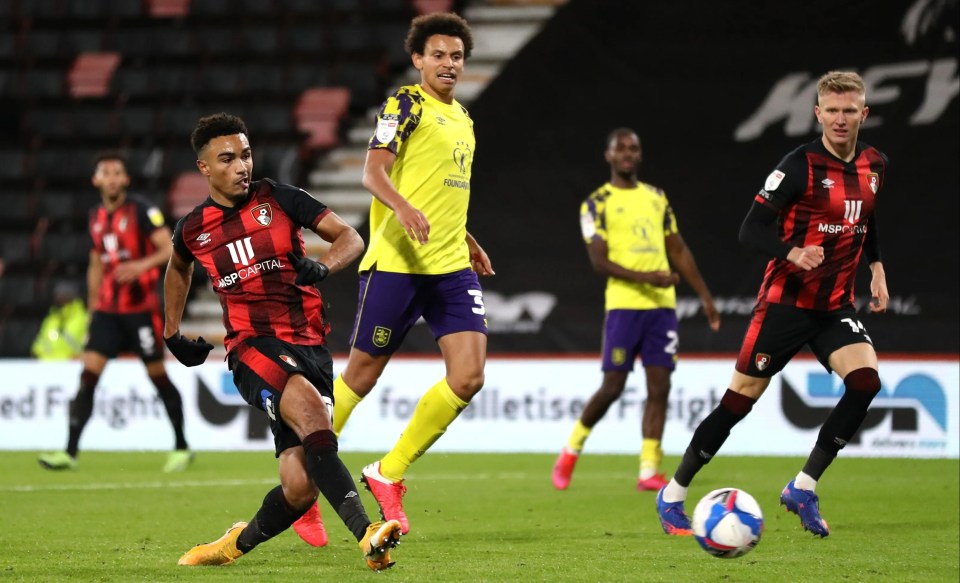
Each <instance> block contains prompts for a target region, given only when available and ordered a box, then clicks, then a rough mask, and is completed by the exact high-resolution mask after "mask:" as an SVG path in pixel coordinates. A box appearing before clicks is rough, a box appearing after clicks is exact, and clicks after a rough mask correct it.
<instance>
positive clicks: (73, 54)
mask: <svg viewBox="0 0 960 583" xmlns="http://www.w3.org/2000/svg"><path fill="white" fill-rule="evenodd" d="M437 4H438V7H439V8H450V7H453V6H454V4H455V3H452V2H446V3H437ZM2 6H3V8H2V16H3V19H2V20H3V23H4V24H3V25H2V26H0V64H2V66H0V105H2V106H3V107H2V108H0V109H2V110H4V111H5V113H3V114H0V130H4V131H2V132H0V179H2V180H3V181H4V183H5V188H4V194H3V198H2V199H0V204H3V207H2V208H3V209H4V212H5V213H6V214H7V215H9V216H10V219H11V220H9V221H8V222H7V223H6V225H5V227H4V232H3V236H2V238H0V252H2V257H3V261H2V264H0V265H2V270H3V271H2V272H0V273H2V276H0V281H2V282H3V283H2V287H0V300H2V301H0V356H26V355H27V353H28V349H29V345H30V342H31V340H32V337H33V333H31V332H30V330H31V329H35V327H36V325H38V323H39V319H40V318H41V317H42V315H43V313H44V312H45V309H46V307H47V306H48V305H49V300H50V298H49V291H48V290H49V289H50V287H49V286H50V284H51V282H52V281H53V280H54V279H56V278H65V279H68V280H72V281H74V282H76V283H78V284H80V285H81V286H82V285H83V283H84V273H85V269H86V261H87V257H86V255H87V253H88V250H89V244H88V243H87V241H86V236H85V229H86V213H87V210H88V209H89V208H90V207H91V206H92V205H94V204H95V203H96V201H97V198H96V192H95V191H93V189H92V188H91V187H90V186H89V177H90V173H91V169H92V164H93V160H94V158H95V156H96V154H97V152H98V151H100V150H105V149H118V150H120V151H121V152H123V153H124V154H125V155H126V156H127V158H128V166H129V168H128V170H129V172H130V174H131V178H132V185H131V189H130V191H131V193H133V194H137V195H141V196H145V197H147V198H148V199H151V200H153V201H154V202H156V203H157V204H159V205H162V207H163V208H164V209H165V210H166V212H167V213H168V218H169V219H170V220H171V221H174V220H176V219H177V218H179V217H180V216H182V214H183V213H184V212H185V211H186V210H188V209H189V208H190V207H192V205H193V204H196V202H197V194H199V195H200V198H201V199H202V198H203V197H204V194H203V193H204V190H203V189H198V188H197V186H198V184H197V181H196V177H197V175H196V173H195V165H194V160H195V156H194V154H193V152H192V151H191V150H190V147H189V133H190V131H191V130H192V129H193V126H194V124H195V123H196V120H197V119H198V118H199V117H201V116H202V115H205V114H208V113H213V112H216V111H230V112H232V113H236V114H238V115H241V116H243V117H244V118H246V119H247V121H248V123H249V125H250V128H251V134H252V135H251V138H252V139H253V140H254V144H255V147H256V148H257V150H256V161H257V164H256V166H255V169H254V170H255V178H258V177H261V176H273V177H276V178H278V179H280V180H283V181H287V182H292V183H297V184H306V179H307V176H308V172H309V171H310V170H311V169H313V168H314V167H316V166H317V164H318V163H319V161H321V160H322V159H323V157H324V156H325V155H326V154H327V153H328V152H329V150H330V149H331V148H333V147H334V146H336V145H337V144H339V143H340V142H341V141H342V140H343V138H344V136H345V135H346V132H347V131H348V129H349V127H348V124H349V120H350V117H351V116H363V115H365V114H366V113H367V112H368V111H369V110H370V109H371V108H373V107H375V106H376V105H377V103H379V101H380V99H381V98H382V95H383V93H384V92H385V90H386V89H387V86H388V84H389V82H390V80H391V79H392V78H393V77H395V76H396V75H398V74H399V73H400V72H401V71H402V70H403V68H405V67H406V66H407V65H408V61H407V60H406V56H405V55H403V54H402V51H401V52H398V45H402V40H401V39H402V37H403V33H404V30H405V27H406V25H407V23H408V22H409V20H410V18H411V17H412V16H414V15H415V14H416V13H417V10H418V3H416V2H412V1H411V0H330V1H325V2H314V1H308V0H248V1H241V2H237V1H231V2H228V1H226V0H143V1H131V2H112V1H110V0H37V1H28V0H10V1H7V2H3V3H2ZM421 8H422V7H421ZM400 48H402V47H400ZM330 96H333V100H330V99H328V98H329V97H330ZM199 186H203V185H202V184H201V185H199Z"/></svg>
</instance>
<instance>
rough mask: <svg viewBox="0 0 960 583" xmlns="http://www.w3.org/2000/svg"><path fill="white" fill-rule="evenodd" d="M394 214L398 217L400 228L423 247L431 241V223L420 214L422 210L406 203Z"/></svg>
mask: <svg viewBox="0 0 960 583" xmlns="http://www.w3.org/2000/svg"><path fill="white" fill-rule="evenodd" d="M393 212H394V214H396V215H397V220H398V221H400V226H401V227H403V230H404V231H406V232H407V235H408V236H409V237H410V238H411V239H412V240H414V241H418V242H419V243H420V244H421V245H423V244H425V243H426V242H427V241H428V240H429V239H430V221H428V220H427V216H426V215H425V214H423V213H422V212H420V209H418V208H416V207H415V206H413V205H412V204H410V203H406V204H401V205H399V206H398V207H397V208H395V209H394V211H393Z"/></svg>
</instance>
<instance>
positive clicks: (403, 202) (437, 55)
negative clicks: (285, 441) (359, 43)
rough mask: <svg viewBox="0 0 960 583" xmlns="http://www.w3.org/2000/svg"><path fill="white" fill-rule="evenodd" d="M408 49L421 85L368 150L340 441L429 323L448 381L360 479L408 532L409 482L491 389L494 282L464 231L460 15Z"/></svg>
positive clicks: (442, 18) (337, 386)
mask: <svg viewBox="0 0 960 583" xmlns="http://www.w3.org/2000/svg"><path fill="white" fill-rule="evenodd" d="M405 48H406V50H407V52H408V53H409V54H410V56H411V59H412V61H413V65H414V67H416V68H417V70H418V71H419V72H420V83H419V84H418V85H408V86H404V87H401V88H400V89H398V90H397V91H396V93H394V95H393V96H391V97H389V98H388V99H387V100H386V102H384V104H383V105H382V107H381V108H380V112H379V113H378V115H377V127H376V132H375V134H374V136H373V137H372V138H371V139H370V143H369V146H368V150H367V158H366V164H365V166H364V170H363V185H364V186H365V187H366V188H367V189H368V190H369V191H370V192H371V193H372V194H373V198H374V200H373V203H372V205H371V207H370V245H369V248H368V249H367V253H366V255H365V256H364V257H363V260H362V261H361V262H360V294H359V297H360V300H359V303H358V307H357V316H356V320H355V322H354V330H353V336H352V338H351V348H350V356H349V358H348V361H347V365H346V367H345V368H344V370H343V372H342V374H341V375H340V376H339V377H337V379H336V381H335V382H334V396H335V399H334V431H336V432H337V434H338V435H339V434H340V432H341V431H342V429H343V426H344V424H346V422H347V419H349V418H350V413H351V412H352V411H353V409H354V407H356V405H357V404H359V403H360V401H361V400H362V399H363V398H364V397H365V396H367V394H369V393H370V391H371V390H372V389H373V387H374V385H375V384H376V383H377V379H379V378H380V375H381V373H382V372H383V370H384V367H386V365H387V362H389V361H390V357H391V356H392V355H393V354H394V353H395V352H396V351H397V349H398V348H399V347H400V345H401V343H402V342H403V339H404V337H405V336H406V334H407V332H408V331H409V330H410V328H411V327H412V326H413V325H414V323H416V322H417V320H418V319H419V318H420V317H421V316H422V317H423V319H424V320H425V321H426V322H427V325H428V326H430V329H431V331H432V332H433V335H434V338H435V339H436V341H437V344H438V345H439V346H440V352H441V353H442V354H443V360H444V364H445V365H446V371H447V374H446V376H445V377H444V378H443V379H441V380H440V381H439V382H437V383H436V384H435V385H433V386H432V387H430V388H429V389H428V390H427V391H426V392H425V393H424V394H423V396H422V397H421V398H420V401H419V402H418V404H417V407H416V409H415V410H414V413H413V415H412V417H411V418H410V422H409V423H408V424H407V427H406V429H404V431H403V433H402V434H401V435H400V438H399V440H398V441H397V442H396V444H395V445H394V447H393V449H391V450H390V451H389V452H388V453H387V454H386V455H385V456H384V457H383V458H382V459H381V460H380V461H377V462H374V463H373V464H370V465H368V466H366V467H365V468H364V469H363V475H362V478H361V479H362V481H363V482H364V483H365V484H366V485H367V487H368V488H369V489H370V491H371V492H372V493H373V495H374V497H375V498H376V499H377V503H378V504H379V505H380V512H381V514H382V515H383V516H384V518H386V519H396V520H399V521H400V523H401V524H402V525H403V532H404V533H407V532H408V531H409V528H410V526H409V522H408V520H407V516H406V514H405V513H404V510H403V506H402V497H403V495H404V493H405V492H406V488H405V487H404V485H403V477H404V474H405V473H406V471H407V469H408V468H409V467H410V464H412V463H413V462H414V461H416V460H417V459H418V458H419V457H420V456H421V455H423V453H424V452H426V451H427V450H428V449H429V448H430V446H431V445H433V444H434V442H436V441H437V439H439V438H440V436H441V435H443V433H444V432H445V431H446V430H447V427H448V426H449V425H450V423H452V422H453V420H454V419H456V418H457V416H458V415H459V414H460V412H461V411H463V409H464V408H465V407H466V406H467V404H468V403H469V402H470V400H471V399H472V398H473V396H474V395H475V394H476V393H477V392H478V391H479V390H480V388H481V387H482V386H483V380H484V374H483V369H484V364H485V361H486V353H487V336H486V333H487V326H486V320H485V319H484V313H485V311H484V306H483V292H482V291H481V288H480V282H479V280H478V278H477V275H478V274H479V275H493V268H492V266H491V264H490V259H489V258H488V257H487V254H486V253H485V252H484V251H483V249H482V248H481V247H480V246H479V245H478V244H477V242H476V240H474V238H473V237H472V236H471V235H470V233H468V232H467V207H468V205H469V200H470V173H471V165H472V162H473V151H474V145H475V139H474V133H473V120H471V119H470V116H469V115H468V113H467V110H466V109H465V108H464V107H463V106H462V105H460V103H458V102H457V101H456V99H454V90H455V88H456V85H457V82H458V80H459V79H460V77H461V76H462V75H463V71H464V63H465V62H466V60H467V59H468V58H469V57H470V52H471V50H472V49H473V36H472V34H471V31H470V27H469V26H468V24H467V22H466V21H465V20H464V19H463V18H461V17H460V16H457V15H456V14H451V13H433V14H428V15H424V16H419V17H417V18H415V19H413V21H412V22H411V25H410V30H409V32H408V35H407V39H406V43H405Z"/></svg>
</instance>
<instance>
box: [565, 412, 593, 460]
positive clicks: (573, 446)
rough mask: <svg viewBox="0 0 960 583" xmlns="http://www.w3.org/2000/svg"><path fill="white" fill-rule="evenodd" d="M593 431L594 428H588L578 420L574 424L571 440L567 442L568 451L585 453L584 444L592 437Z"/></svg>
mask: <svg viewBox="0 0 960 583" xmlns="http://www.w3.org/2000/svg"><path fill="white" fill-rule="evenodd" d="M591 431H593V428H592V427H587V426H586V425H584V424H583V422H582V421H580V420H579V419H577V422H576V423H574V424H573V431H571V432H570V438H569V439H568V440H567V449H569V450H570V451H572V452H575V453H580V452H581V451H583V444H584V443H586V441H587V438H588V437H590V432H591Z"/></svg>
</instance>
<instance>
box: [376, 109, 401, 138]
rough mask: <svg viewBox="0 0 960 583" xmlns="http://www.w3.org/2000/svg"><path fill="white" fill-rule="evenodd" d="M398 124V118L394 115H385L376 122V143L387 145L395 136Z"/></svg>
mask: <svg viewBox="0 0 960 583" xmlns="http://www.w3.org/2000/svg"><path fill="white" fill-rule="evenodd" d="M399 123H400V116H399V115H397V114H395V113H385V114H383V116H381V117H380V120H379V121H377V141H378V142H380V143H381V144H389V143H390V142H392V141H393V138H394V136H396V135H397V124H399Z"/></svg>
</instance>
